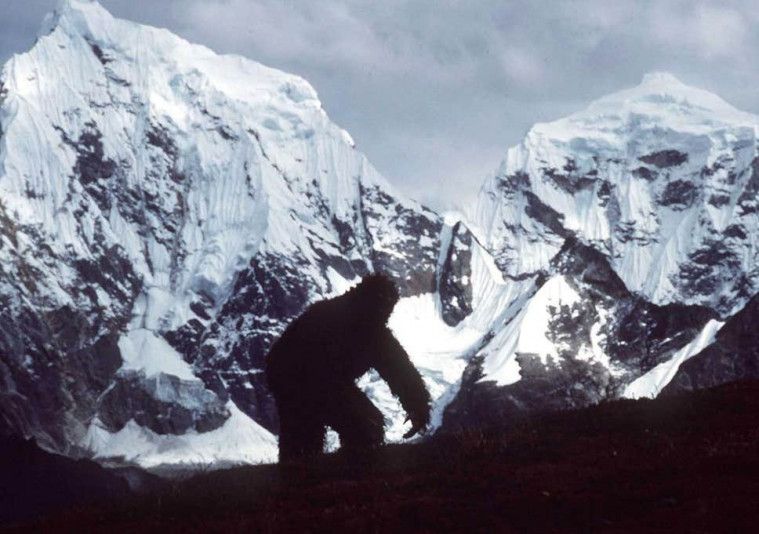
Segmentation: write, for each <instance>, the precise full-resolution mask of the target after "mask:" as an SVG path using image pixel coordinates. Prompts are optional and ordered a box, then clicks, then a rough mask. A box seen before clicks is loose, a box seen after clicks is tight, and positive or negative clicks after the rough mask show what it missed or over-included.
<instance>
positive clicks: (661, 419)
mask: <svg viewBox="0 0 759 534" xmlns="http://www.w3.org/2000/svg"><path fill="white" fill-rule="evenodd" d="M757 521H759V382H756V381H754V382H743V383H733V384H728V385H724V386H720V387H718V388H715V389H711V390H705V391H696V392H688V393H684V394H681V395H674V396H671V397H667V398H663V399H657V400H654V401H649V400H640V401H616V402H609V403H605V404H602V405H599V406H595V407H592V408H586V409H582V410H577V411H573V412H564V413H554V414H546V415H543V416H539V417H537V418H534V419H532V420H531V421H528V422H522V423H519V424H517V425H516V426H514V427H513V428H511V429H509V430H507V431H506V430H498V429H492V430H490V431H482V432H473V433H472V432H470V433H467V434H456V435H444V436H438V437H436V438H435V439H433V440H430V441H429V442H426V443H422V444H418V445H405V446H400V445H398V446H388V447H386V448H384V449H383V450H382V451H380V452H379V453H378V454H377V456H376V458H374V459H372V461H371V462H367V463H366V464H365V465H357V464H355V463H349V462H346V461H345V460H344V459H343V458H341V457H340V456H339V455H332V456H328V457H324V458H323V459H322V460H321V461H320V462H319V463H318V465H317V466H316V467H314V468H313V469H311V470H308V471H305V470H290V471H289V472H286V473H280V471H279V470H278V468H277V467H276V466H259V467H246V468H237V469H230V470H226V471H218V472H212V473H207V474H202V475H199V476H196V477H194V478H191V479H188V480H185V481H181V482H176V483H174V484H172V485H171V488H167V489H165V490H163V491H161V492H158V493H157V494H151V495H143V496H141V497H133V498H131V499H129V500H127V501H123V502H119V503H114V504H113V505H111V506H108V507H106V508H103V507H94V506H91V507H79V508H74V509H71V510H69V512H68V513H66V514H65V515H59V516H57V517H52V518H48V519H46V520H44V521H43V522H41V523H36V524H33V525H29V526H28V527H27V528H28V529H30V530H40V529H43V530H61V529H63V530H72V531H73V530H78V531H93V530H95V531H97V530H107V531H109V532H143V531H154V532H167V531H190V532H236V531H253V532H259V531H260V532H318V531H325V532H339V531H345V530H350V531H355V532H399V531H418V532H447V531H466V532H511V531H513V532H525V531H527V532H552V531H573V532H578V531H606V532H626V531H636V532H640V531H646V532H649V531H661V532H664V531H666V532H671V531H689V532H721V531H724V532H727V531H731V532H746V531H749V530H753V528H751V527H754V526H755V525H756V523H757Z"/></svg>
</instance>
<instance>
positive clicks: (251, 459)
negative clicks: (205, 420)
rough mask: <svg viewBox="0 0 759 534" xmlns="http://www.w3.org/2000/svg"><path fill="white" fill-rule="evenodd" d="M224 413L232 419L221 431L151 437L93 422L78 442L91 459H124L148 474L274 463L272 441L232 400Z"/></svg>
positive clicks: (134, 428)
mask: <svg viewBox="0 0 759 534" xmlns="http://www.w3.org/2000/svg"><path fill="white" fill-rule="evenodd" d="M227 408H228V409H229V410H230V412H231V414H232V415H231V417H230V418H229V419H227V421H226V422H225V423H224V424H223V425H222V426H221V427H219V428H217V429H216V430H212V431H210V432H204V433H198V432H196V431H194V430H192V431H189V432H188V433H186V434H183V435H181V436H178V435H170V434H166V435H160V434H156V433H155V432H153V431H152V430H150V429H149V428H145V427H142V426H140V425H138V424H137V423H135V422H134V420H132V421H129V422H128V423H127V424H126V426H124V428H122V429H121V430H120V431H118V432H115V433H111V432H108V431H107V430H106V429H104V428H103V427H102V426H101V425H100V423H99V422H98V421H97V420H95V421H93V422H92V424H91V425H90V427H89V429H88V431H87V435H86V436H85V439H84V442H83V443H84V445H85V446H86V447H87V449H88V450H90V451H91V452H92V453H93V454H94V457H95V458H96V459H100V460H109V459H115V460H123V461H126V462H131V463H135V464H137V465H139V466H141V467H144V468H148V469H149V468H155V467H170V466H174V467H202V466H209V465H224V464H242V463H248V464H258V463H271V462H276V461H277V439H276V438H275V437H274V436H273V435H272V434H271V433H270V432H268V431H267V430H266V429H264V428H263V427H261V426H260V425H258V424H257V423H256V422H255V421H253V420H252V419H250V418H249V417H248V416H247V415H245V414H244V413H243V412H242V411H240V410H239V409H238V408H237V406H235V404H234V403H232V402H231V401H230V402H229V403H228V404H227Z"/></svg>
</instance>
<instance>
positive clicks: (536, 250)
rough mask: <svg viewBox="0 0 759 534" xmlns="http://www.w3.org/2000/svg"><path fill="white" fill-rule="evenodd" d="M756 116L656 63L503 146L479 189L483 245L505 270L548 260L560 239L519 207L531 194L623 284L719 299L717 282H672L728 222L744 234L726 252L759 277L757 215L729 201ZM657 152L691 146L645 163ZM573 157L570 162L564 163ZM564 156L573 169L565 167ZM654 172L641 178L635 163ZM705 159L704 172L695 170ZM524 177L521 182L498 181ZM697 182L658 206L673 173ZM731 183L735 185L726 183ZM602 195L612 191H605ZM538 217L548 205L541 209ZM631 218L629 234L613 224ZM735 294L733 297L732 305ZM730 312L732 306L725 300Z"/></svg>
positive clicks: (744, 168) (674, 296) (664, 298)
mask: <svg viewBox="0 0 759 534" xmlns="http://www.w3.org/2000/svg"><path fill="white" fill-rule="evenodd" d="M758 132H759V117H757V116H756V115H752V114H749V113H745V112H742V111H739V110H737V109H735V108H734V107H732V106H731V105H730V104H728V103H727V102H725V101H724V100H722V99H721V98H719V97H717V96H716V95H713V94H711V93H709V92H707V91H703V90H701V89H696V88H693V87H689V86H687V85H685V84H683V83H682V82H680V81H679V80H677V79H676V78H674V77H673V76H672V75H670V74H666V73H653V74H650V75H647V76H645V77H644V79H643V81H642V83H641V84H640V85H638V86H637V87H634V88H632V89H628V90H624V91H620V92H618V93H614V94H612V95H609V96H607V97H604V98H602V99H600V100H598V101H596V102H594V103H592V104H590V105H589V106H588V107H587V108H586V109H585V110H582V111H579V112H577V113H574V114H572V115H570V116H568V117H566V118H563V119H560V120H557V121H554V122H549V123H541V124H536V125H535V126H533V127H532V128H531V129H530V131H529V133H528V134H527V136H526V137H525V139H524V140H523V141H522V142H521V143H520V144H519V145H517V146H515V147H512V148H510V149H509V150H508V152H507V154H506V158H505V159H504V161H503V163H502V165H501V167H500V169H499V170H498V172H497V173H496V174H495V175H494V176H493V177H492V178H490V179H489V180H488V181H486V182H485V184H484V185H483V188H482V191H481V193H480V195H479V199H478V204H477V210H476V215H475V218H476V222H477V225H478V226H479V227H481V228H482V229H483V231H484V234H485V235H484V241H483V242H484V243H485V244H486V246H487V248H488V249H489V250H490V251H491V252H493V254H494V255H495V256H496V257H498V258H501V261H502V263H503V264H504V270H505V272H507V273H508V274H512V275H521V274H525V273H532V272H535V271H537V270H540V269H545V268H546V267H547V266H548V262H549V261H550V259H551V258H552V257H553V256H554V255H555V254H556V253H557V252H558V250H559V248H560V246H561V244H562V242H563V239H562V238H560V237H558V236H557V235H555V234H554V233H553V232H552V231H550V230H548V229H547V228H545V227H544V226H543V224H541V223H540V222H538V221H537V220H536V219H535V218H533V217H532V216H530V215H528V214H527V213H526V208H527V206H528V197H527V195H526V194H525V193H524V192H523V191H522V190H521V188H524V189H525V190H526V191H529V192H530V193H533V194H534V195H535V196H536V197H537V198H539V199H540V201H541V202H543V203H544V204H546V205H547V206H548V207H549V208H551V209H552V210H555V212H556V213H558V214H559V215H560V216H561V217H563V220H562V225H563V227H564V228H566V229H568V230H571V231H574V232H576V233H577V235H578V236H579V237H581V238H582V239H583V241H585V242H587V243H589V244H591V245H593V246H595V247H596V248H597V249H598V250H599V251H600V252H602V253H604V254H606V255H607V256H608V257H609V259H610V261H611V264H612V267H613V268H614V269H615V271H616V272H617V274H619V276H620V277H621V278H622V280H623V281H624V282H625V284H626V285H627V287H628V288H629V289H630V290H632V291H635V292H640V293H642V294H643V295H645V296H647V297H648V298H650V299H651V300H653V301H654V302H656V303H661V304H663V303H668V302H684V303H689V304H702V305H706V306H717V305H718V303H719V299H720V297H721V296H723V295H724V296H727V297H729V298H731V299H734V297H735V296H734V295H730V294H729V291H730V289H729V287H728V284H729V280H728V281H726V282H725V287H724V288H721V289H718V290H717V291H715V292H713V293H712V294H703V295H701V294H696V295H692V294H690V293H687V292H683V291H681V290H680V289H678V287H677V286H676V285H674V284H673V279H674V278H676V277H678V276H679V275H680V273H681V272H682V271H683V268H684V267H685V266H686V265H687V262H688V257H689V255H690V254H692V253H693V252H695V251H696V250H698V249H699V248H701V247H703V246H705V245H707V244H708V243H710V242H711V241H713V240H714V239H716V238H717V237H715V236H718V235H719V234H717V233H716V232H722V231H723V230H724V229H725V228H727V227H728V226H730V225H731V224H738V225H741V226H742V227H744V228H746V229H748V232H747V234H748V237H747V238H745V239H742V240H740V241H739V240H737V239H733V242H732V243H731V245H730V246H731V250H732V251H733V252H734V253H735V256H736V260H737V261H738V262H739V263H740V265H741V269H742V270H743V272H745V273H747V274H748V275H749V277H750V279H751V280H752V283H753V284H754V286H755V287H757V286H759V279H757V274H756V270H755V269H753V268H752V266H753V265H754V264H755V263H756V261H757V258H758V257H759V256H758V255H757V254H758V253H757V250H758V248H757V244H756V239H757V238H756V235H757V234H756V231H757V229H758V228H759V217H758V216H757V215H756V213H744V212H743V211H742V210H739V209H736V201H737V199H738V197H739V196H740V194H741V192H743V191H744V190H745V188H746V187H747V183H748V179H749V177H750V176H751V173H752V170H751V165H752V161H753V159H754V158H755V157H757V155H759V150H758V149H757V146H758V141H757V138H758V137H759V135H758ZM662 150H676V151H678V152H681V153H684V154H687V156H688V160H687V161H685V162H683V163H681V164H679V165H674V166H670V167H664V168H657V167H656V165H654V164H646V163H645V162H644V161H643V160H642V159H640V158H643V157H646V156H650V155H651V154H655V153H657V152H660V151H662ZM570 162H571V166H573V167H574V168H575V169H576V170H574V171H572V170H568V169H567V167H566V166H567V165H569V164H570ZM571 166H570V169H571ZM642 167H644V168H647V169H649V170H652V171H655V172H656V173H657V175H656V176H655V178H654V179H653V180H648V179H645V178H641V177H639V176H636V175H635V172H636V171H637V169H638V168H642ZM704 168H712V169H713V171H710V172H709V173H702V169H704ZM546 169H552V170H553V171H554V172H555V173H558V174H559V175H569V174H573V175H574V176H575V177H583V178H584V179H585V182H584V185H583V186H582V187H578V188H577V189H576V190H567V189H565V188H562V187H561V185H557V182H556V181H555V180H554V179H552V178H550V177H549V176H548V175H547V174H546ZM516 176H524V177H526V179H523V180H522V185H521V186H517V187H505V186H504V185H503V184H502V181H503V180H504V179H513V178H514V177H516ZM678 181H680V182H683V183H686V184H689V183H690V184H693V187H694V188H695V190H696V191H703V194H699V195H697V196H696V197H695V198H694V199H693V202H692V204H691V205H686V206H682V207H680V206H674V207H673V206H665V205H663V204H661V202H660V199H661V197H662V195H663V193H664V191H665V189H666V187H667V186H668V185H669V184H672V183H673V182H678ZM733 182H734V183H733ZM602 187H604V188H606V192H605V193H604V194H603V195H602V194H601V193H602V190H601V188H602ZM724 192H727V198H728V199H729V201H728V202H727V203H725V204H719V205H715V204H712V203H710V199H711V197H712V193H724ZM602 196H606V197H608V200H604V201H602V199H601V197H602ZM541 211H542V212H543V215H547V212H546V210H544V209H541ZM622 227H628V228H629V229H630V235H629V236H623V235H622V234H621V230H620V228H622ZM742 304H743V301H742V300H741V299H737V300H735V309H733V311H735V310H736V309H739V308H740V307H741V305H742ZM727 311H729V310H727Z"/></svg>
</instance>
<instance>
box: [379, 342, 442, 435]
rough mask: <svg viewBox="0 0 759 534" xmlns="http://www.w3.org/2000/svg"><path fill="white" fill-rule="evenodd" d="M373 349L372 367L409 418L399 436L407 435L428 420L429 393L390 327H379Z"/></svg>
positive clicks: (415, 431)
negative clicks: (407, 430) (406, 427)
mask: <svg viewBox="0 0 759 534" xmlns="http://www.w3.org/2000/svg"><path fill="white" fill-rule="evenodd" d="M374 348H375V350H376V353H375V358H374V368H375V369H376V370H377V372H378V373H379V375H380V376H381V377H382V379H383V380H384V381H385V382H387V385H388V386H389V387H390V391H392V392H393V394H394V395H395V396H396V397H398V400H400V402H401V405H402V406H403V409H404V410H406V413H407V414H408V415H409V418H410V419H411V424H412V426H411V430H410V431H409V432H407V433H406V435H405V436H403V437H404V438H409V437H411V436H413V435H414V434H416V433H417V432H419V431H420V430H423V429H424V427H426V426H427V424H428V423H429V422H430V394H429V392H428V391H427V388H426V387H425V386H424V381H423V380H422V376H421V375H420V374H419V371H417V370H416V367H414V364H412V363H411V360H409V357H408V354H407V353H406V351H405V350H403V347H402V346H401V344H400V343H398V340H396V339H395V337H393V334H392V333H391V332H390V330H388V329H387V328H385V329H384V330H383V332H382V334H381V335H380V336H379V337H378V339H377V340H376V346H375V347H374Z"/></svg>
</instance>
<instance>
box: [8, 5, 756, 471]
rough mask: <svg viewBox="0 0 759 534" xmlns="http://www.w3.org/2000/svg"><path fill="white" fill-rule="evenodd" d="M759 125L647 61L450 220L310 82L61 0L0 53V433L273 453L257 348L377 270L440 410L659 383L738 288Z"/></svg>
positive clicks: (746, 256) (120, 450)
mask: <svg viewBox="0 0 759 534" xmlns="http://www.w3.org/2000/svg"><path fill="white" fill-rule="evenodd" d="M758 123H759V121H757V118H756V117H753V116H751V115H748V114H744V113H741V112H739V111H737V110H735V109H733V108H731V107H730V106H729V105H728V104H726V103H725V102H723V101H721V100H720V99H719V98H717V97H715V96H713V95H710V94H708V93H706V92H703V91H699V90H696V89H693V88H689V87H687V86H685V85H683V84H681V83H680V82H678V81H677V80H675V79H674V78H672V77H671V76H668V75H662V74H658V75H650V76H648V77H646V79H645V80H644V81H643V83H642V84H641V85H640V86H639V87H637V88H634V89H631V90H629V91H623V92H621V93H618V94H615V95H611V96H609V97H607V98H604V99H602V100H600V101H598V102H596V103H594V104H592V105H591V106H590V107H589V108H588V109H587V110H586V111H583V112H580V113H578V114H576V115H573V116H571V117H568V118H566V119H562V120H560V121H557V122H555V123H550V124H541V125H536V126H535V127H534V128H533V129H532V130H531V131H530V133H529V134H528V135H527V137H526V138H525V140H524V142H523V143H522V144H521V145H519V146H517V147H514V148H512V149H510V150H509V152H508V155H507V158H506V161H505V162H504V164H503V165H502V167H501V169H500V170H499V171H498V173H497V174H496V175H495V176H494V177H493V178H491V179H490V180H488V181H487V182H486V183H485V185H484V187H483V189H482V193H481V195H480V199H479V202H478V205H477V207H476V210H473V211H475V212H476V216H475V217H474V218H473V220H471V221H469V220H467V219H466V218H465V217H463V216H461V215H459V214H445V215H441V214H437V213H434V212H433V211H431V210H429V209H427V208H425V207H424V206H422V205H420V204H418V203H417V202H414V201H412V200H408V199H405V198H403V197H402V196H400V195H399V194H398V193H396V192H395V191H394V190H393V188H392V187H391V186H390V185H389V184H388V183H387V182H386V181H385V180H384V179H383V178H382V177H381V176H380V175H379V174H378V173H377V171H376V170H375V169H374V168H373V167H372V166H371V164H370V163H369V162H368V161H367V160H366V158H365V157H364V156H363V155H362V154H361V153H360V152H359V151H358V150H357V149H356V147H355V146H354V143H353V141H352V140H351V138H350V136H349V135H348V134H347V133H346V132H345V131H343V130H342V129H340V128H339V127H337V126H336V125H334V124H333V123H332V122H331V121H330V120H329V118H328V117H327V115H326V113H325V112H324V110H323V109H322V107H321V104H320V102H319V100H318V97H317V95H316V93H315V91H314V89H313V88H312V87H311V86H310V85H309V84H308V83H307V82H306V81H304V80H303V79H301V78H298V77H297V76H293V75H290V74H286V73H283V72H280V71H277V70H274V69H270V68H268V67H265V66H263V65H260V64H258V63H255V62H253V61H250V60H248V59H245V58H242V57H238V56H221V55H217V54H215V53H214V52H212V51H211V50H208V49H207V48H205V47H202V46H197V45H193V44H190V43H188V42H186V41H184V40H182V39H181V38H179V37H177V36H175V35H173V34H171V33H169V32H168V31H165V30H160V29H156V28H151V27H147V26H142V25H137V24H134V23H131V22H128V21H123V20H118V19H115V18H113V17H112V16H111V15H110V14H109V13H108V12H107V11H105V10H104V9H103V8H102V7H101V6H100V5H99V4H98V3H97V2H95V1H91V0H62V1H61V2H60V5H59V7H58V8H57V10H56V11H55V13H54V14H52V15H51V16H50V17H48V19H47V20H46V21H45V24H44V27H43V31H42V32H41V34H40V36H39V39H38V40H37V42H36V43H35V45H34V47H33V48H32V49H31V50H30V51H29V52H27V53H25V54H22V55H19V56H15V57H14V58H13V59H11V60H10V61H9V62H8V63H7V64H6V65H5V66H4V67H3V69H2V71H0V431H2V430H11V431H12V432H15V433H20V434H24V435H27V436H34V437H36V438H37V439H38V441H39V442H40V443H42V444H43V446H45V447H46V448H48V449H52V450H56V451H59V452H64V453H67V454H70V455H93V456H95V457H98V458H101V459H104V460H105V459H116V460H119V459H121V460H126V461H131V462H136V463H139V464H141V465H144V466H148V467H152V466H157V465H163V464H178V463H187V462H199V463H216V464H222V463H225V462H241V461H243V462H256V461H265V460H269V459H272V458H273V457H274V456H275V455H276V438H275V433H276V429H277V420H276V413H275V410H274V406H273V404H272V402H271V398H270V396H269V394H268V392H267V390H266V386H265V381H264V377H263V374H262V372H261V370H262V365H263V358H264V356H265V354H266V351H267V349H268V347H269V346H270V344H271V343H272V341H273V340H274V339H275V338H276V336H277V335H279V334H280V333H281V332H282V331H283V329H284V328H285V326H286V325H287V323H288V321H290V320H291V319H293V318H294V317H296V316H297V315H298V314H299V313H300V312H301V311H302V310H303V309H304V308H305V307H306V306H307V305H308V304H309V303H312V302H314V301H316V300H319V299H323V298H328V297H330V296H333V295H337V294H339V293H341V292H343V291H345V290H346V289H347V288H348V287H350V285H351V284H352V283H354V281H356V280H357V279H358V278H359V277H360V276H362V275H364V274H366V273H368V272H373V271H381V272H384V273H387V274H388V275H389V276H391V277H392V278H393V279H394V280H395V281H396V283H397V284H398V285H399V287H400V289H401V292H402V295H403V297H404V298H403V299H402V300H401V302H399V304H398V306H397V307H396V309H395V311H394V313H393V315H392V317H391V318H390V322H389V326H390V328H391V329H392V330H393V332H394V333H395V335H396V337H397V338H398V339H399V341H400V342H401V343H402V344H403V345H404V346H405V347H406V349H407V350H408V352H409V354H410V355H411V357H412V359H413V361H414V363H415V364H416V365H417V367H419V368H420V370H421V372H422V374H423V376H424V379H425V382H426V384H427V386H428V388H429V389H430V392H431V395H432V397H433V399H434V401H435V405H434V407H433V426H434V427H439V426H440V425H448V426H450V427H451V428H456V427H459V426H471V425H474V424H481V423H488V422H493V421H496V420H497V421H500V422H503V421H505V420H507V419H504V418H506V417H512V416H514V415H518V414H521V413H526V412H529V411H531V410H536V409H542V408H546V407H553V408H564V407H569V406H579V405H584V404H588V403H592V402H597V401H598V400H600V399H603V398H608V397H615V396H620V395H628V396H642V395H648V396H653V395H656V394H657V393H658V391H660V390H661V389H662V388H663V387H664V386H666V384H667V382H668V381H669V380H670V379H671V378H672V376H674V375H675V374H676V373H677V371H678V367H679V365H680V363H682V362H684V361H685V360H687V359H688V358H689V357H690V356H693V355H694V354H696V353H697V352H699V351H700V350H701V349H702V348H703V347H704V346H706V345H709V344H710V343H712V342H713V341H714V340H719V339H720V337H719V336H720V334H719V333H718V331H719V328H720V327H721V326H722V324H723V322H724V321H725V320H727V319H728V317H729V316H731V315H733V314H735V313H736V312H738V311H739V310H741V308H742V307H743V306H744V305H745V303H746V302H748V300H749V299H750V298H751V297H752V296H753V295H754V294H755V293H756V292H757V285H758V284H759V279H758V278H757V276H758V274H757V267H756V259H757V234H758V232H757V224H759V223H758V221H757V213H758V212H757V192H759V163H758V161H759V160H758V159H757V140H756V139H757V124H758ZM715 342H716V341H715ZM360 385H361V386H362V387H363V389H364V390H365V391H367V392H368V393H369V394H370V396H371V397H372V399H373V400H374V401H375V402H376V403H377V404H378V405H379V406H380V407H381V408H382V410H383V412H384V413H385V414H386V416H387V419H388V435H389V437H390V438H391V439H400V436H402V434H403V433H404V430H405V429H406V428H407V427H406V428H404V414H403V413H402V411H401V408H400V405H399V404H398V403H397V401H396V400H395V399H394V398H393V397H392V395H391V394H390V392H389V390H388V389H387V387H386V386H385V385H384V383H383V382H382V381H380V380H379V379H378V377H377V376H376V375H375V374H372V373H370V374H367V375H366V376H364V377H363V378H362V379H361V380H360ZM405 425H408V423H405Z"/></svg>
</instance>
